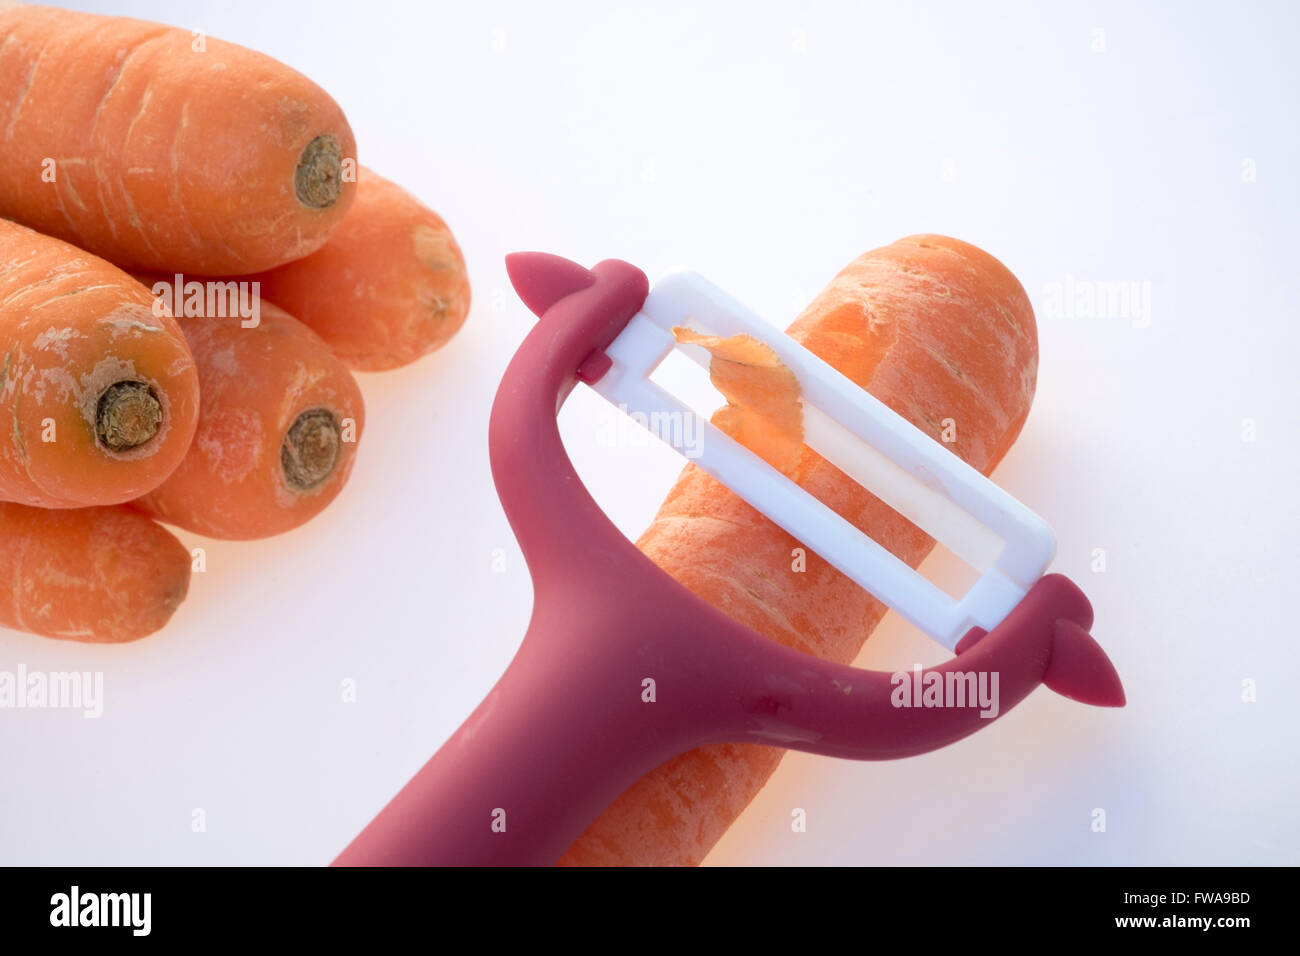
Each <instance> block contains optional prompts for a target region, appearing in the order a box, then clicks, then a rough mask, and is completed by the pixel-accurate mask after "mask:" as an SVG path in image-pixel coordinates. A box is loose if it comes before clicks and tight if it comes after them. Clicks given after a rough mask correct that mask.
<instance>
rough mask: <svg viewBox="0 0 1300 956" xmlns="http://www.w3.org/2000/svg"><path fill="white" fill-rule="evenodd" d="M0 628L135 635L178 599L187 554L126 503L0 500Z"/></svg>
mask: <svg viewBox="0 0 1300 956" xmlns="http://www.w3.org/2000/svg"><path fill="white" fill-rule="evenodd" d="M0 580H3V581H4V582H5V586H4V588H3V590H2V591H0V594H2V595H3V596H2V597H0V627H11V628H14V629H16V630H20V631H30V632H31V633H33V634H42V635H44V636H46V637H57V638H65V639H67V640H73V641H94V642H119V641H134V640H136V639H137V638H140V637H144V636H145V635H146V634H152V633H153V632H154V631H156V630H158V629H159V628H160V627H162V626H163V625H164V624H166V623H167V621H168V619H169V618H170V617H171V616H172V612H173V611H175V610H176V608H177V607H179V606H180V603H181V601H183V600H185V593H186V591H187V590H188V589H189V585H190V553H189V552H188V551H187V550H185V546H184V545H182V544H181V543H180V542H179V541H177V540H176V537H175V536H174V535H172V534H171V532H169V531H167V530H166V529H165V528H162V527H160V526H159V525H157V524H155V523H154V522H153V521H150V520H149V519H148V518H147V517H145V516H144V515H142V514H137V513H136V512H134V511H132V510H131V509H130V508H124V507H120V506H119V507H116V508H76V509H69V510H64V511H49V510H46V509H44V508H29V507H27V506H25V505H16V504H9V503H0Z"/></svg>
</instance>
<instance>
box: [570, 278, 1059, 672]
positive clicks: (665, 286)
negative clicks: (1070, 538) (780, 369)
mask: <svg viewBox="0 0 1300 956" xmlns="http://www.w3.org/2000/svg"><path fill="white" fill-rule="evenodd" d="M675 326H687V327H689V328H691V329H693V330H696V331H699V332H703V333H705V334H709V335H717V336H721V337H729V336H733V335H748V336H751V337H752V338H754V339H757V340H758V341H760V342H762V343H764V344H765V345H767V346H768V347H770V348H771V349H772V350H773V351H774V352H775V353H776V355H777V356H778V358H779V359H780V360H781V362H782V364H783V365H785V367H786V368H787V369H789V370H790V371H791V372H792V373H793V374H794V376H795V378H796V379H797V380H798V382H799V386H800V389H801V392H802V401H803V425H804V443H805V444H807V445H808V446H809V447H810V448H812V449H813V451H815V452H817V453H818V454H819V455H821V456H822V457H823V458H825V459H826V460H827V461H829V462H830V463H831V464H833V465H834V466H835V467H837V468H838V469H839V470H840V471H842V472H844V473H845V474H846V475H847V476H849V477H850V478H851V479H853V480H854V481H856V482H857V483H858V484H860V485H862V486H863V487H864V488H866V489H867V490H868V491H870V492H871V493H872V494H874V495H876V496H877V497H878V498H880V499H881V500H882V501H884V502H885V503H886V504H887V505H889V506H890V507H891V508H893V509H894V510H895V511H896V512H898V513H899V514H901V515H902V516H903V517H905V518H907V519H908V520H909V521H911V522H912V523H913V524H915V525H917V526H918V527H919V528H920V529H921V530H923V531H925V532H926V533H927V534H929V535H930V536H931V537H933V538H934V539H935V540H937V541H939V542H941V543H942V544H943V545H944V546H945V547H947V548H949V549H950V550H951V551H953V552H954V553H955V554H957V555H958V556H959V557H961V558H962V559H963V560H964V561H966V562H967V563H968V564H970V565H971V566H972V567H974V568H976V569H977V570H978V571H980V576H979V578H978V580H976V582H975V583H974V584H973V585H972V586H971V587H970V589H969V590H968V591H967V592H966V593H965V594H964V595H962V596H961V597H959V598H955V599H954V598H952V597H950V596H949V595H948V594H946V593H945V592H944V591H942V590H941V589H940V588H938V587H936V586H935V585H934V584H932V583H931V582H930V581H928V580H926V579H925V578H924V577H923V576H922V575H920V574H919V573H917V572H916V571H915V570H913V569H912V568H911V567H909V566H908V565H907V564H906V563H904V562H903V561H901V560H899V559H898V558H896V557H895V556H894V555H892V554H891V553H890V552H889V551H887V550H886V549H885V548H884V547H882V546H881V545H880V544H879V543H878V542H876V541H874V540H873V539H872V538H870V537H869V536H868V535H866V534H864V533H863V532H862V531H860V530H859V529H858V528H856V527H855V526H854V525H853V524H852V523H850V522H849V521H847V520H846V519H844V518H843V517H841V516H840V515H839V514H837V513H836V512H834V511H833V510H832V509H830V508H829V507H827V506H826V505H825V504H823V503H822V502H820V501H818V500H817V499H816V498H815V497H814V496H812V495H811V494H809V493H808V492H807V491H805V490H804V489H803V488H801V487H800V486H799V485H798V484H796V483H795V482H794V481H792V480H790V479H789V478H788V477H786V476H785V475H783V474H781V473H780V472H779V471H777V470H776V469H775V468H773V467H772V466H771V465H769V464H768V463H767V462H765V461H764V460H763V459H762V458H760V457H759V456H758V455H756V454H754V453H753V452H751V451H750V450H749V449H747V448H745V447H744V446H742V445H740V444H739V443H738V442H736V441H734V440H733V439H732V438H730V437H729V436H728V435H726V434H724V433H723V432H722V431H720V430H719V429H717V428H716V427H714V426H713V425H712V424H710V423H709V422H708V421H707V420H705V419H704V417H703V416H701V415H698V414H697V413H696V412H695V411H694V410H692V409H691V408H690V407H688V406H687V405H686V404H685V403H683V402H682V401H680V400H679V399H678V398H677V397H676V396H674V395H673V394H671V393H670V392H669V391H667V390H666V389H664V388H663V387H662V386H661V385H659V384H658V383H657V382H655V381H652V380H651V376H652V375H653V374H654V372H655V370H656V369H657V368H658V366H659V364H660V363H661V362H662V361H663V360H664V359H665V358H666V357H667V356H668V354H669V353H670V352H672V351H673V350H674V349H679V350H680V351H681V352H682V353H683V354H685V355H686V356H688V357H689V358H691V359H692V360H693V361H695V362H696V363H698V364H700V365H702V366H704V367H705V368H707V367H708V365H709V362H710V358H711V357H710V355H709V353H708V352H707V351H706V350H704V349H702V348H698V347H693V346H688V345H679V343H678V342H677V340H676V338H675V337H674V335H673V333H672V329H673V328H674V327H675ZM605 355H606V357H607V358H608V359H609V360H610V363H611V364H610V367H609V368H608V370H607V371H606V372H605V373H604V374H603V375H602V376H601V377H600V378H599V379H598V380H597V381H595V382H593V383H592V387H593V388H594V389H595V391H596V392H598V393H599V394H600V395H602V396H603V397H604V398H605V399H606V400H608V401H609V402H611V403H612V404H614V405H615V406H617V407H618V408H620V409H621V410H622V411H624V412H626V413H632V414H633V417H634V418H635V419H636V420H637V421H638V422H640V423H642V424H643V425H645V426H647V427H649V428H650V429H651V430H652V431H653V432H654V433H655V434H657V435H658V436H659V437H660V438H662V439H663V440H664V441H666V442H667V443H668V444H669V445H671V446H672V447H674V448H675V449H676V450H677V451H678V452H680V453H682V454H683V455H686V456H687V457H689V458H690V459H691V460H692V461H693V462H694V463H695V464H696V465H697V466H699V467H700V468H702V469H703V470H704V471H706V472H708V473H709V474H711V475H712V476H713V477H715V478H717V479H718V480H719V481H720V482H722V483H723V484H724V485H726V486H727V487H728V488H730V489H731V490H732V491H733V492H735V493H736V494H737V495H739V496H740V497H741V498H742V499H744V500H745V501H746V502H748V503H749V504H750V505H751V506H753V507H754V508H756V509H757V510H758V511H760V512H762V513H763V514H765V515H766V516H767V517H768V518H770V519H771V520H772V521H773V522H775V523H776V524H777V525H779V526H780V527H781V528H783V529H784V530H785V531H786V532H787V533H789V534H790V535H792V536H793V537H794V538H796V539H797V540H799V541H800V542H801V543H802V544H804V545H805V546H807V547H808V548H810V549H811V550H813V551H814V552H816V553H817V554H818V555H820V556H821V557H822V558H823V559H824V560H826V561H827V562H829V563H830V564H831V565H832V566H834V567H835V568H837V569H838V570H839V571H840V572H842V573H843V574H845V575H846V576H848V577H849V578H850V579H852V580H853V581H854V582H855V583H857V584H858V585H859V586H860V587H862V588H864V589H865V590H866V591H868V592H869V593H871V594H872V595H873V596H875V597H876V598H877V599H879V600H880V601H882V602H883V603H884V604H886V605H887V606H889V607H890V608H892V609H893V610H895V611H897V612H898V613H899V614H901V615H902V616H903V617H904V618H906V619H907V620H908V621H910V622H911V623H912V624H914V625H915V626H916V627H918V628H919V629H920V630H922V631H924V632H925V633H926V634H928V635H929V636H930V637H932V638H934V639H935V640H936V641H938V642H939V643H940V644H942V645H943V646H945V647H947V648H948V649H950V650H952V649H954V648H955V647H956V645H957V643H958V642H959V641H960V640H961V638H962V637H963V636H964V635H966V634H967V632H969V631H970V630H971V629H972V628H980V629H983V630H985V631H991V630H993V629H994V628H995V627H997V625H998V624H1000V623H1001V622H1002V620H1003V619H1004V618H1005V617H1006V616H1007V614H1009V613H1010V611H1011V610H1012V608H1014V607H1015V606H1016V605H1017V604H1018V603H1019V602H1020V601H1021V599H1023V598H1024V596H1025V595H1026V594H1027V593H1028V591H1029V589H1030V588H1031V587H1032V586H1033V584H1034V583H1035V582H1036V581H1037V580H1038V579H1039V578H1040V577H1041V576H1042V574H1043V572H1044V571H1045V570H1046V569H1047V566H1048V565H1049V564H1050V563H1051V560H1052V557H1053V555H1054V553H1055V549H1056V543H1055V538H1054V536H1053V534H1052V531H1051V529H1050V528H1049V526H1048V525H1047V523H1046V522H1045V521H1044V520H1043V519H1042V518H1040V517H1039V516H1038V515H1036V514H1034V512H1032V511H1031V510H1030V509H1029V508H1027V507H1025V505H1023V504H1022V503H1021V502H1019V501H1017V500H1016V499H1015V498H1014V497H1012V496H1011V495H1009V494H1008V493H1007V492H1006V491H1004V490H1003V489H1001V488H1000V487H998V486H997V485H996V484H994V483H993V482H992V481H990V480H989V479H988V478H987V477H986V476H985V475H983V474H982V473H980V472H979V471H978V470H976V469H975V468H972V467H971V466H970V465H968V464H967V463H966V462H965V461H963V460H962V459H961V458H960V457H958V456H957V455H955V454H953V453H952V452H951V451H949V450H948V449H946V448H945V447H944V446H943V445H942V444H940V443H939V442H938V441H936V440H935V439H933V438H932V437H930V436H929V435H927V434H925V433H924V432H922V431H920V430H919V429H918V428H916V427H915V426H914V425H912V423H911V422H909V421H907V420H906V419H904V418H903V417H902V416H900V415H898V414H897V413H896V412H894V411H893V410H892V409H890V408H889V407H888V406H886V405H884V404H883V403H882V402H880V401H879V400H877V399H876V398H875V397H873V396H872V395H871V394H870V393H868V392H867V391H866V390H865V389H862V388H860V387H859V386H857V385H856V384H855V383H854V382H852V381H851V380H850V379H848V378H847V377H845V376H844V375H843V374H841V373H840V372H839V371H837V370H836V369H835V368H833V367H832V366H830V365H829V364H827V363H826V362H825V361H823V360H822V359H820V358H818V357H817V356H816V355H814V354H813V353H812V352H810V351H808V350H807V349H806V348H804V347H803V346H802V345H800V344H799V343H798V342H796V341H795V340H794V339H792V338H790V337H788V336H786V335H785V334H784V333H782V332H781V331H779V330H778V329H776V328H775V327H774V326H772V325H770V324H769V323H767V322H765V321H764V320H763V319H762V318H760V317H759V316H758V315H756V314H755V313H753V312H752V311H750V310H749V309H747V308H746V307H745V306H744V305H742V304H741V303H739V302H737V301H736V300H734V299H732V298H731V297H730V296H728V295H727V294H726V293H725V292H723V291H722V290H721V289H719V288H718V287H716V286H715V285H713V284H712V283H710V282H709V281H708V280H706V279H705V278H704V277H703V276H700V275H698V274H697V273H694V272H685V271H683V272H674V273H670V274H669V275H667V276H665V277H664V278H662V279H661V280H660V281H659V282H658V283H656V284H655V286H654V288H653V289H651V291H650V294H649V296H648V297H647V298H646V300H645V303H644V304H643V306H642V308H641V311H640V312H639V313H638V314H637V315H636V316H634V317H633V318H632V320H631V321H630V322H628V324H627V326H626V327H625V328H624V330H623V331H622V332H621V333H620V334H619V335H618V336H617V337H616V338H615V339H614V341H613V342H612V343H611V344H610V345H609V346H608V347H607V348H606V349H605ZM688 419H689V422H688V427H681V423H682V422H684V421H687V420H688ZM669 426H672V427H669ZM688 435H689V436H692V438H693V441H692V443H691V446H690V447H687V445H686V442H685V436H688Z"/></svg>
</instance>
